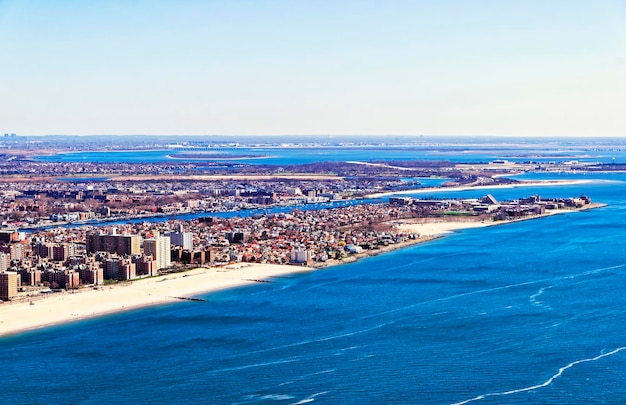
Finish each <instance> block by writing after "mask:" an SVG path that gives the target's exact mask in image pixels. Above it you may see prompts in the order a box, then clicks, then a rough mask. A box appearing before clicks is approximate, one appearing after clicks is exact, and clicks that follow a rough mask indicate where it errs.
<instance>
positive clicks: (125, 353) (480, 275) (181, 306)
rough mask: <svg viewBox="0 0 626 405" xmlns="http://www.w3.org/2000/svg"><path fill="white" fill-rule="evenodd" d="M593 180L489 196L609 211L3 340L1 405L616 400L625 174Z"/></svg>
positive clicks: (479, 234)
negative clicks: (552, 200)
mask: <svg viewBox="0 0 626 405" xmlns="http://www.w3.org/2000/svg"><path fill="white" fill-rule="evenodd" d="M596 177H598V179H597V180H602V181H596V182H594V183H590V184H585V185H575V186H563V187H541V188H538V189H537V190H533V189H529V188H523V189H511V190H492V191H491V192H492V194H493V195H494V196H495V197H496V198H498V199H505V198H511V197H512V196H513V197H514V198H517V197H523V196H526V195H529V194H531V193H534V192H535V191H536V192H538V193H540V194H542V195H560V196H564V195H565V196H570V195H579V194H580V193H586V194H587V195H589V196H591V198H592V199H593V200H595V201H601V202H606V203H608V204H610V205H609V206H608V207H605V208H601V209H596V210H590V211H584V212H577V213H570V214H564V215H557V216H553V217H548V218H542V219H539V220H531V221H524V222H519V223H515V224H509V225H504V226H497V227H490V228H483V229H471V230H466V231H462V232H459V233H455V234H453V235H450V236H447V237H446V238H443V239H439V240H437V241H434V242H431V243H427V244H423V245H418V246H413V247H410V248H407V249H404V250H401V251H396V252H393V253H390V254H386V255H381V256H377V257H373V258H369V259H366V260H362V261H359V262H357V263H354V264H349V265H345V266H339V267H334V268H327V269H324V270H321V271H316V272H314V273H310V274H305V275H297V276H292V277H283V278H277V279H276V280H275V282H274V283H270V284H266V283H265V284H259V285H254V286H252V287H248V288H240V289H236V290H232V291H223V292H220V293H215V294H208V295H204V296H203V297H204V298H206V299H207V302H181V303H177V304H172V305H167V306H162V307H158V308H149V309H143V310H138V311H134V312H131V313H125V314H118V315H114V316H109V317H105V318H101V319H96V320H89V321H84V322H79V323H75V324H71V325H64V326H59V327H55V328H51V329H48V330H45V331H37V332H30V333H26V334H22V335H18V336H14V337H9V338H3V339H0V358H2V365H3V369H2V378H1V379H0V388H1V389H2V398H3V402H5V403H46V404H49V403H72V404H87V403H129V402H138V403H220V404H222V403H224V404H230V403H284V404H290V403H305V402H313V403H359V404H361V403H420V404H423V403H432V404H446V403H457V402H462V401H467V400H473V399H475V401H472V402H470V403H482V404H486V403H489V404H492V403H493V404H495V403H497V404H501V403H515V404H517V403H519V404H522V403H523V404H525V403H541V404H562V403H620V402H623V401H625V400H626V373H624V372H623V370H624V367H625V366H626V350H624V348H625V347H626V294H625V293H626V249H624V229H625V225H624V224H625V223H626V203H624V201H623V199H624V196H625V195H626V183H625V181H626V176H625V175H615V174H607V175H601V176H596ZM474 193H477V194H480V195H482V194H484V192H479V191H473V192H470V193H466V194H464V195H474ZM451 196H453V197H456V196H458V195H457V194H454V195H451ZM560 370H561V371H560Z"/></svg>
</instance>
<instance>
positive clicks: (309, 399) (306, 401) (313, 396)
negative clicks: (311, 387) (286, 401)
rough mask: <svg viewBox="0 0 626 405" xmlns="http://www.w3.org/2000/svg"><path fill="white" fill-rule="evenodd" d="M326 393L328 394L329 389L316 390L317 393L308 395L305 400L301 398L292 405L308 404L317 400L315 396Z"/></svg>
mask: <svg viewBox="0 0 626 405" xmlns="http://www.w3.org/2000/svg"><path fill="white" fill-rule="evenodd" d="M324 394H328V391H322V392H316V393H315V394H313V395H309V396H308V397H306V398H304V399H303V400H300V401H298V402H293V403H292V404H291V405H300V404H308V403H309V402H313V401H315V397H317V396H320V395H324Z"/></svg>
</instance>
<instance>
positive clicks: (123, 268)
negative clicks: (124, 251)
mask: <svg viewBox="0 0 626 405" xmlns="http://www.w3.org/2000/svg"><path fill="white" fill-rule="evenodd" d="M103 265H104V269H103V270H104V278H107V279H117V280H132V279H133V278H136V277H137V266H136V265H135V263H133V262H132V261H131V259H130V258H126V257H113V258H110V259H107V260H105V261H104V262H103Z"/></svg>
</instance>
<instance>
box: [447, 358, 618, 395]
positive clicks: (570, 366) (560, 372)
mask: <svg viewBox="0 0 626 405" xmlns="http://www.w3.org/2000/svg"><path fill="white" fill-rule="evenodd" d="M623 350H626V346H622V347H618V348H617V349H615V350H612V351H610V352H608V353H603V354H600V355H598V356H596V357H591V358H588V359H582V360H576V361H573V362H571V363H569V364H568V365H566V366H563V367H561V368H560V369H559V371H558V372H557V373H556V374H554V375H553V376H552V377H550V378H548V379H547V380H546V381H545V382H543V383H541V384H537V385H532V386H530V387H525V388H518V389H514V390H509V391H501V392H491V393H489V394H483V395H478V396H477V397H474V398H470V399H466V400H464V401H461V402H454V403H453V404H452V405H464V404H467V403H470V402H474V401H480V400H481V399H485V398H488V397H497V396H504V395H512V394H519V393H521V392H528V391H535V390H538V389H540V388H544V387H547V386H548V385H550V384H552V382H553V381H554V380H556V379H557V378H559V377H560V376H562V375H563V373H564V372H565V371H566V370H567V369H570V368H572V367H574V366H576V365H578V364H581V363H589V362H592V361H597V360H600V359H603V358H604V357H608V356H612V355H614V354H617V353H619V352H621V351H623Z"/></svg>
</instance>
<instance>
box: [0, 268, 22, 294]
mask: <svg viewBox="0 0 626 405" xmlns="http://www.w3.org/2000/svg"><path fill="white" fill-rule="evenodd" d="M20 284H21V279H20V275H19V274H17V273H16V272H14V271H2V272H0V300H2V301H10V300H12V299H13V298H15V297H17V289H18V288H19V286H20Z"/></svg>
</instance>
